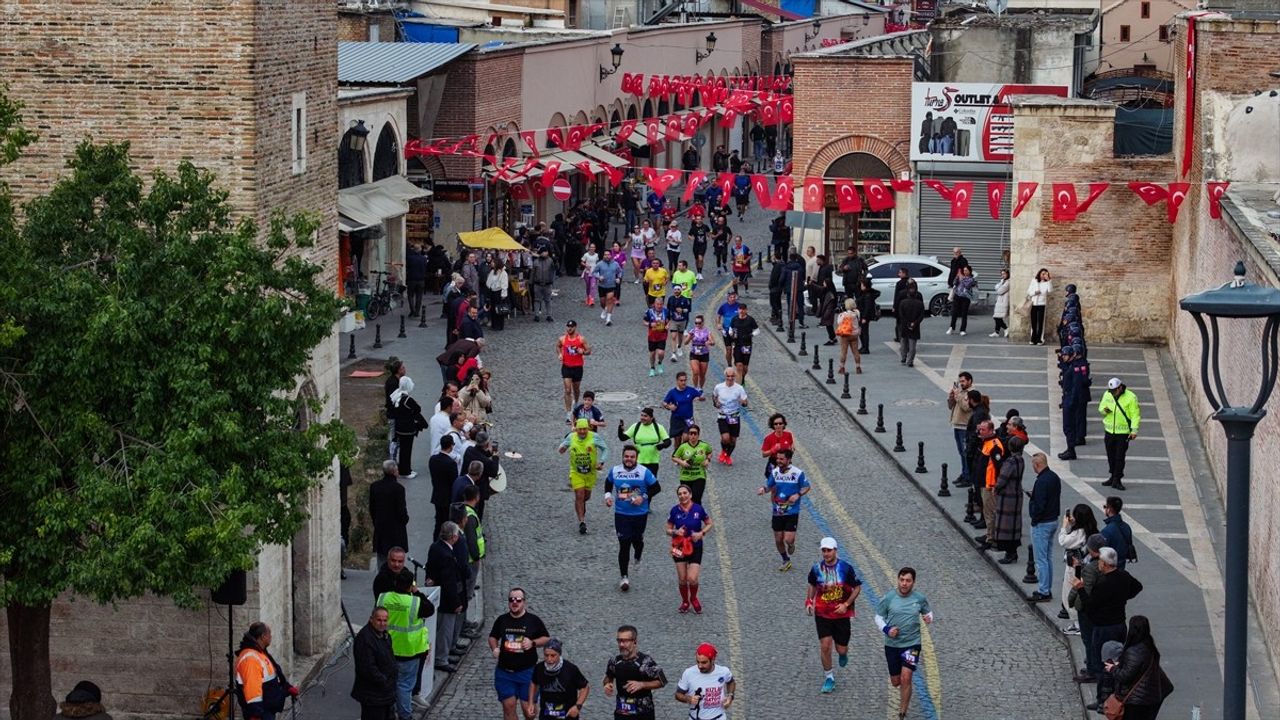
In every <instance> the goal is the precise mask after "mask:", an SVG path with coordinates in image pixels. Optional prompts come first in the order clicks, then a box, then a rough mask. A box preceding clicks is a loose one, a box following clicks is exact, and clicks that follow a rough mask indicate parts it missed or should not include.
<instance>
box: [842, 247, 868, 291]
mask: <svg viewBox="0 0 1280 720" xmlns="http://www.w3.org/2000/svg"><path fill="white" fill-rule="evenodd" d="M866 276H867V261H866V260H864V259H863V258H862V256H861V255H859V254H858V252H857V247H856V246H855V245H853V244H850V245H849V247H848V249H847V250H846V251H845V257H844V260H841V261H840V277H841V279H843V280H844V292H845V294H846V295H848V294H850V293H856V292H857V291H858V288H859V287H861V286H862V278H864V277H866Z"/></svg>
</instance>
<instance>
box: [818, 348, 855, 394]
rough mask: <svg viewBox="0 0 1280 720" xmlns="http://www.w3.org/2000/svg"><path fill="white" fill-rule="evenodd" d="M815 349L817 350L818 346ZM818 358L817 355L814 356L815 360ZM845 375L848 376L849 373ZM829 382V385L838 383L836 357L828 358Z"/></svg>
mask: <svg viewBox="0 0 1280 720" xmlns="http://www.w3.org/2000/svg"><path fill="white" fill-rule="evenodd" d="M814 350H817V348H814ZM814 355H815V356H816V355H817V353H814ZM817 359H818V358H817V357H814V360H817ZM845 377H848V375H846V376H845ZM827 384H828V385H835V384H836V361H835V358H827Z"/></svg>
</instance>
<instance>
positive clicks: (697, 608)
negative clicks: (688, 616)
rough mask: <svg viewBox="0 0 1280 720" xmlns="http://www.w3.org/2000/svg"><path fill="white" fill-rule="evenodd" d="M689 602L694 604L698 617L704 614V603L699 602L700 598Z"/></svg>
mask: <svg viewBox="0 0 1280 720" xmlns="http://www.w3.org/2000/svg"><path fill="white" fill-rule="evenodd" d="M689 602H691V603H693V611H694V612H695V613H697V614H698V615H701V614H702V603H700V602H698V598H693V599H692V600H690V601H689Z"/></svg>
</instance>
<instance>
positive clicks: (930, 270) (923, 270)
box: [911, 265, 942, 278]
mask: <svg viewBox="0 0 1280 720" xmlns="http://www.w3.org/2000/svg"><path fill="white" fill-rule="evenodd" d="M916 276H917V274H916V273H915V272H914V271H913V272H912V273H911V277H916ZM941 276H942V268H938V267H934V266H932V265H921V266H920V273H919V277H924V278H931V277H941Z"/></svg>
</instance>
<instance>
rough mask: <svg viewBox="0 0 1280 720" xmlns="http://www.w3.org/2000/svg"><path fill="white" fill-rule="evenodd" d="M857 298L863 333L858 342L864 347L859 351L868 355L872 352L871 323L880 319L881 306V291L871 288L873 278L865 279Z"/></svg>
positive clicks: (859, 335) (859, 288)
mask: <svg viewBox="0 0 1280 720" xmlns="http://www.w3.org/2000/svg"><path fill="white" fill-rule="evenodd" d="M856 298H857V303H858V320H859V323H860V324H861V328H862V332H860V333H859V334H858V342H859V343H860V344H861V345H862V347H861V348H859V350H860V351H861V352H862V354H863V355H866V354H868V353H870V352H871V323H873V322H875V321H876V318H878V317H880V306H879V304H878V303H877V301H878V300H879V298H880V291H879V290H876V289H875V288H874V287H872V286H871V278H869V277H864V278H862V284H861V285H859V286H858V290H857V294H856Z"/></svg>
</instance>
